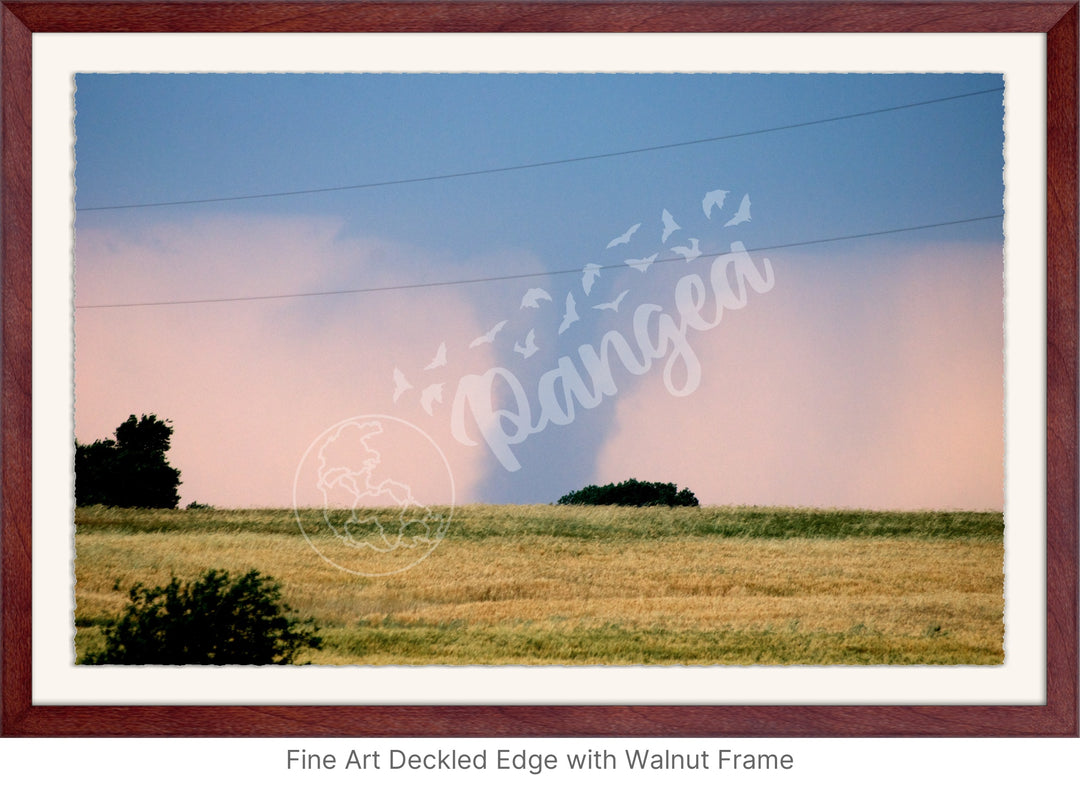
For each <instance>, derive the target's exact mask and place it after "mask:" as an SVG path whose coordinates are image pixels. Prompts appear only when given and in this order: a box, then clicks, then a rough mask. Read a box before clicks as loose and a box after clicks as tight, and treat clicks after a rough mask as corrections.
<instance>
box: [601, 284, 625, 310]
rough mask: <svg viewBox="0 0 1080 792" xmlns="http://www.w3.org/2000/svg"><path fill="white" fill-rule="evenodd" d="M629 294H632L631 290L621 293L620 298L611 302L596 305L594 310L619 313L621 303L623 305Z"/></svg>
mask: <svg viewBox="0 0 1080 792" xmlns="http://www.w3.org/2000/svg"><path fill="white" fill-rule="evenodd" d="M629 293H630V290H629V289H626V290H625V291H623V292H622V293H620V294H619V296H618V297H616V298H615V299H614V300H612V301H611V302H606V303H600V304H599V305H594V306H593V308H595V309H596V310H597V311H618V310H619V303H621V302H622V301H623V298H624V297H625V296H626V295H627V294H629Z"/></svg>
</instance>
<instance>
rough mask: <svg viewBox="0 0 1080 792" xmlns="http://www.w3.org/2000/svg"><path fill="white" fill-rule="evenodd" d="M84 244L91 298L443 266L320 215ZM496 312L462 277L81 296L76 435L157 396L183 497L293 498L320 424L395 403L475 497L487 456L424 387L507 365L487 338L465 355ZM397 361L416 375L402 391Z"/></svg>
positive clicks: (99, 428)
mask: <svg viewBox="0 0 1080 792" xmlns="http://www.w3.org/2000/svg"><path fill="white" fill-rule="evenodd" d="M77 245H78V247H77V259H76V278H77V300H76V302H77V303H78V304H93V303H99V302H110V303H111V302H127V301H135V300H140V301H141V300H155V299H168V298H175V297H177V296H184V297H187V296H194V297H216V296H232V295H252V294H255V295H259V294H279V293H292V292H304V291H323V290H326V289H327V288H328V284H330V285H329V288H350V287H356V286H357V285H360V286H363V287H368V286H384V285H388V284H392V283H401V282H409V281H412V280H415V279H419V278H421V277H422V276H423V275H424V274H425V272H426V271H430V270H437V269H439V268H440V267H445V262H440V261H439V260H438V259H437V258H436V257H435V256H432V255H430V254H428V255H427V256H426V257H425V256H422V255H421V253H419V252H418V251H415V250H408V249H406V248H405V247H404V246H400V245H395V244H393V243H390V242H387V241H385V240H371V239H368V240H355V239H346V238H342V237H341V235H340V226H339V225H338V224H335V223H330V222H326V221H321V220H308V219H304V218H294V219H280V218H275V219H260V218H233V219H231V220H228V219H216V220H209V221H206V222H202V223H192V224H190V225H188V226H183V227H181V226H155V227H151V228H148V229H143V230H140V231H137V232H132V231H120V230H114V231H80V233H79V237H78V243H77ZM388 260H389V261H403V262H408V263H409V266H408V267H404V266H399V267H393V266H387V261H388ZM444 274H445V273H444ZM485 321H486V317H485ZM481 325H482V322H481V320H480V319H478V318H477V317H476V316H475V314H474V310H473V308H472V306H471V305H470V304H469V303H467V302H466V301H465V300H464V299H463V296H462V295H460V294H456V293H454V292H453V291H452V290H441V291H436V290H413V291H408V292H384V293H375V294H356V295H342V296H332V297H323V298H297V299H289V300H269V301H257V302H228V303H215V304H202V305H169V306H157V307H140V308H121V309H96V310H95V309H80V310H78V311H77V313H76V363H75V398H76V404H75V419H76V436H77V438H78V439H79V440H80V441H81V442H89V441H90V440H93V439H98V438H102V437H106V436H110V435H111V434H112V432H113V430H114V429H115V428H116V426H117V425H119V424H120V423H121V422H122V421H123V420H124V419H125V418H126V417H127V416H128V415H129V414H131V413H155V414H157V415H158V417H160V418H168V419H170V420H171V421H172V422H173V426H174V428H175V432H174V435H173V447H172V450H171V452H170V455H169V457H170V460H171V461H172V463H173V464H174V465H175V466H176V467H178V468H179V469H180V471H181V474H182V477H183V484H182V486H181V503H182V504H184V503H187V502H189V501H191V500H199V501H202V502H208V503H211V504H214V505H218V506H223V507H224V506H260V505H267V506H287V505H289V504H290V503H291V499H292V488H293V478H294V475H295V471H296V469H297V466H298V464H299V463H300V460H301V457H302V456H303V454H304V452H305V450H306V449H307V448H308V446H309V444H310V443H311V442H312V441H313V440H314V439H315V438H316V437H317V436H318V435H319V434H320V433H322V432H323V431H324V430H326V429H328V428H329V427H330V426H332V425H334V424H335V423H337V422H338V421H341V420H343V419H346V418H349V417H350V416H354V415H360V414H391V415H395V416H400V417H401V418H403V419H406V420H409V421H411V422H413V423H415V424H416V425H417V426H418V427H420V428H422V429H423V430H424V431H426V432H429V433H431V434H432V437H433V438H434V439H435V440H436V442H437V443H438V444H439V446H440V447H441V448H442V449H443V450H444V452H445V453H446V455H447V456H448V458H449V462H450V464H451V467H452V470H453V475H454V477H455V482H456V485H457V492H458V500H459V501H462V500H465V499H468V498H469V493H470V492H471V491H472V490H473V489H474V488H475V487H476V486H477V482H478V478H479V476H480V475H481V471H482V468H483V464H484V460H483V459H482V458H481V456H480V454H478V453H477V450H476V449H468V448H464V447H461V446H459V445H458V444H457V443H454V442H453V441H452V439H450V438H449V436H448V434H447V433H446V432H445V430H444V429H443V428H442V427H444V426H445V424H446V421H445V420H443V418H444V414H445V411H446V410H447V409H448V397H449V394H448V395H447V396H444V398H443V401H442V402H441V403H439V402H435V401H433V402H431V403H430V404H429V405H428V406H429V407H430V408H431V412H432V415H430V416H429V415H428V414H427V411H425V410H424V409H422V406H421V404H420V395H421V393H422V392H423V389H424V388H425V387H427V386H428V385H433V384H437V383H438V382H439V381H442V380H446V381H448V382H449V381H451V380H452V378H453V377H454V376H460V373H461V371H462V368H463V366H465V365H466V364H468V365H470V366H487V365H491V361H490V352H489V351H487V350H484V349H473V350H467V351H468V357H467V358H466V355H465V351H466V344H467V342H468V341H469V340H471V339H472V338H474V337H476V336H477V335H479V334H480V333H481V332H483V331H484V330H485V329H486V328H485V327H482V326H481ZM443 340H445V341H447V343H448V347H450V348H451V349H452V351H449V352H448V355H447V357H448V362H447V365H446V366H444V367H439V368H437V369H432V370H427V371H425V370H424V367H425V366H426V365H427V364H429V363H430V362H431V360H432V358H433V356H434V354H435V352H436V348H437V346H438V344H439V343H440V342H441V341H443ZM395 368H400V369H401V370H402V371H403V372H405V374H406V376H407V377H408V378H410V380H411V382H412V384H413V385H414V386H415V387H414V388H413V389H411V390H409V391H407V392H406V393H404V394H402V395H401V396H400V397H399V400H398V401H397V402H395V401H394V398H393V394H394V382H393V372H394V369H395ZM399 437H400V436H399ZM395 453H397V452H395ZM391 456H392V455H391ZM388 459H389V456H388ZM413 467H414V470H413V472H412V474H411V475H412V477H413V482H412V483H413V484H415V485H416V486H417V487H418V488H419V490H424V489H425V486H426V485H425V481H424V477H425V475H427V474H426V473H425V471H424V469H423V467H424V466H418V465H416V464H414V466H413ZM431 475H432V476H434V477H436V478H438V477H439V476H440V475H443V474H442V473H441V472H440V471H435V472H433V473H431Z"/></svg>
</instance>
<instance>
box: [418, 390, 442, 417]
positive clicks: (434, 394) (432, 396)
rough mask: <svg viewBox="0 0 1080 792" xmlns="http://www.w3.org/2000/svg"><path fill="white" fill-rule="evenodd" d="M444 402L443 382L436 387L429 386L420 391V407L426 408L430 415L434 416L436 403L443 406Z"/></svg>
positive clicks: (425, 410)
mask: <svg viewBox="0 0 1080 792" xmlns="http://www.w3.org/2000/svg"><path fill="white" fill-rule="evenodd" d="M442 400H443V384H442V383H441V382H438V383H436V384H434V385H428V386H427V387H426V388H424V389H423V390H422V391H420V406H421V407H423V408H424V412H426V413H427V414H428V415H434V412H433V411H434V405H435V404H436V403H439V404H441V403H442Z"/></svg>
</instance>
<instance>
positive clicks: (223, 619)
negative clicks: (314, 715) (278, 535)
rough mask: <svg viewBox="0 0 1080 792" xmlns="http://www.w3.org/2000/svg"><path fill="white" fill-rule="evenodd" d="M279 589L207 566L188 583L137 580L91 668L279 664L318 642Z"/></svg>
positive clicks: (259, 578)
mask: <svg viewBox="0 0 1080 792" xmlns="http://www.w3.org/2000/svg"><path fill="white" fill-rule="evenodd" d="M280 589H281V586H280V584H278V583H276V582H275V581H274V580H273V579H272V578H270V577H266V576H263V575H262V574H260V573H259V572H258V571H256V570H254V569H252V570H250V571H249V572H247V573H245V574H244V575H242V576H241V577H239V578H236V579H232V578H230V576H229V573H228V572H226V571H224V570H219V569H210V570H207V571H206V572H204V573H203V575H202V577H200V578H199V579H198V580H195V581H193V582H181V581H179V580H177V579H176V577H173V578H172V580H171V582H170V583H169V584H168V585H166V586H159V587H156V588H147V587H146V586H144V585H143V584H141V583H137V584H136V585H135V586H134V587H133V588H132V589H131V591H130V592H129V594H128V596H129V598H130V602H129V603H128V605H127V607H126V608H125V610H124V612H123V613H122V614H121V615H120V616H119V617H118V618H117V619H115V620H113V621H112V622H111V623H110V624H107V625H106V626H105V628H104V633H105V648H104V650H102V651H101V652H98V653H94V654H90V655H88V656H87V658H86V660H85V662H86V663H88V664H91V665H104V664H114V663H115V664H128V665H189V664H190V665H196V664H200V665H285V664H288V663H291V662H293V660H294V659H295V657H296V655H297V653H298V652H299V651H300V650H302V649H305V648H312V649H318V648H319V646H320V645H321V644H322V639H321V638H319V637H318V636H317V635H316V634H315V633H316V631H317V629H316V627H315V626H314V624H313V623H312V621H311V620H310V619H307V620H305V621H299V620H298V619H296V618H294V617H291V616H289V615H288V614H289V612H290V611H289V608H288V606H287V605H285V604H283V603H282V602H281V591H280Z"/></svg>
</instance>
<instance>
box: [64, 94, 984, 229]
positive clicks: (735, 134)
mask: <svg viewBox="0 0 1080 792" xmlns="http://www.w3.org/2000/svg"><path fill="white" fill-rule="evenodd" d="M1003 90H1005V89H1004V88H1003V87H1002V88H990V89H987V90H984V91H972V92H971V93H964V94H956V95H954V96H943V97H940V98H938V99H926V100H924V101H921V102H909V103H908V104H902V105H893V106H891V107H882V108H878V109H877V110H864V111H862V112H859V113H847V114H845V115H838V116H831V117H829V118H819V119H816V120H814V121H800V122H797V123H793V124H784V125H782V126H775V127H767V128H764V129H754V130H750V131H748V132H733V133H731V134H728V135H718V136H716V137H708V138H700V139H698V140H685V141H682V142H679V143H664V144H661V145H657V146H645V147H643V148H635V149H626V150H624V151H611V152H607V153H605V154H588V155H585V156H581V157H567V158H565V159H557V160H546V161H543V162H531V163H527V164H524V165H506V166H503V167H498V168H483V169H480V170H471V171H459V172H456V173H442V174H437V175H434V176H417V177H414V178H411V179H392V180H389V181H379V182H367V183H365V184H349V185H344V186H339V187H316V188H311V189H306V190H285V191H281V192H265V193H250V194H247V195H232V196H224V197H217V198H192V199H188V200H180V201H156V202H149V203H130V204H115V205H112V206H86V207H82V208H79V209H78V211H80V212H105V211H113V210H118V209H148V208H152V207H162V206H191V205H194V204H207V203H224V202H227V201H250V200H255V199H259V198H287V197H290V196H296V195H315V194H318V193H329V192H343V191H345V190H366V189H371V188H375V187H391V186H394V185H400V184H418V183H421V182H430V181H441V180H444V179H460V178H464V177H467V176H486V175H489V174H492V173H509V172H511V171H520V170H528V169H530V168H546V167H549V166H551V165H569V164H572V163H576V162H588V161H590V160H599V159H607V158H609V157H625V156H628V155H630V154H644V153H647V152H650V151H664V150H666V149H673V148H680V147H683V146H698V145H701V144H703V143H718V142H720V141H724V140H735V139H737V138H743V137H751V136H753V135H765V134H768V133H771V132H783V131H785V130H789V129H801V128H803V127H810V126H817V125H820V124H831V123H833V122H836V121H848V120H851V119H853V118H866V117H867V116H873V115H880V114H881V113H892V112H896V111H898V110H909V109H911V108H914V107H925V106H927V105H932V104H940V103H941V102H952V101H955V100H957V99H967V98H968V97H972V96H982V95H984V94H991V93H1000V92H1001V91H1003Z"/></svg>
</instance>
